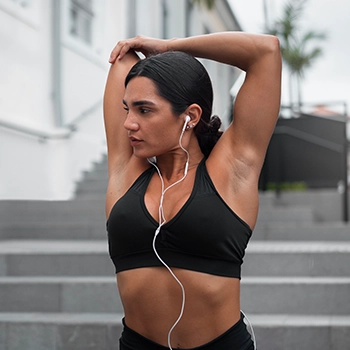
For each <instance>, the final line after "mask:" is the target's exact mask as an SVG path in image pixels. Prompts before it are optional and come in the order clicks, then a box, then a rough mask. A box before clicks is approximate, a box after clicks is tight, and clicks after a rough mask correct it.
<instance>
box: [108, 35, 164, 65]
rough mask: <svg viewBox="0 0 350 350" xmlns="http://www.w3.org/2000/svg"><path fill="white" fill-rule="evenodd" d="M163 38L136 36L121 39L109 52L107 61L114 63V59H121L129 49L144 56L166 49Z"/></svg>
mask: <svg viewBox="0 0 350 350" xmlns="http://www.w3.org/2000/svg"><path fill="white" fill-rule="evenodd" d="M165 42H166V41H165V40H162V39H153V38H148V37H144V36H137V37H135V38H132V39H127V40H121V41H119V42H118V44H117V45H116V46H115V47H114V49H113V50H112V52H111V55H110V58H109V62H110V63H114V62H115V60H116V59H119V60H120V59H122V58H123V57H124V56H125V54H126V53H127V52H128V51H129V50H134V51H138V52H141V53H142V54H143V55H145V56H146V57H148V56H150V55H154V54H157V53H160V52H165V51H166V50H167V48H166V44H165Z"/></svg>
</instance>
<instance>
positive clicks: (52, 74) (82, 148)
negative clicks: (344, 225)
mask: <svg viewBox="0 0 350 350" xmlns="http://www.w3.org/2000/svg"><path fill="white" fill-rule="evenodd" d="M340 1H341V6H340V4H337V6H333V5H332V4H331V3H330V2H329V1H326V0H321V1H316V0H309V1H301V0H298V1H294V2H288V1H285V2H284V1H277V0H247V1H244V2H242V1H235V0H230V1H221V0H217V1H213V0H199V1H195V0H193V1H192V0H179V1H176V2H171V1H167V0H147V1H137V0H130V1H122V0H100V1H94V0H60V1H59V0H50V1H41V0H0V19H1V21H0V23H1V24H0V42H1V52H2V53H1V56H0V60H1V67H2V70H1V71H2V73H1V75H2V78H1V80H0V90H1V94H0V96H1V97H0V103H1V104H0V105H1V115H0V138H1V148H0V162H1V163H0V164H1V169H2V171H1V172H0V199H49V200H53V199H56V200H57V199H60V200H64V199H71V198H73V197H74V194H75V192H76V188H77V183H78V182H79V181H80V180H81V179H82V177H83V174H84V171H87V170H89V169H91V168H92V166H93V164H94V162H96V161H99V160H100V159H101V157H102V156H103V155H104V154H105V153H106V144H105V137H104V130H103V117H102V98H103V90H104V83H105V80H106V76H107V73H108V68H109V65H108V55H109V52H110V50H111V49H112V48H113V46H114V45H115V43H116V42H117V41H118V40H119V39H123V38H126V37H131V36H134V35H137V34H143V35H150V36H155V37H160V38H171V37H183V36H188V35H195V34H202V33H210V32H216V31H223V30H243V31H251V32H256V33H273V34H276V35H278V36H279V37H280V39H281V43H282V45H283V46H282V47H283V48H284V49H285V50H284V53H285V55H284V58H285V67H284V68H285V69H284V75H283V93H282V106H281V117H282V118H295V117H300V116H301V114H302V113H304V114H311V115H317V116H323V117H324V116H325V117H328V119H329V118H333V120H335V119H337V118H338V119H337V120H341V121H343V122H344V121H345V122H346V121H347V120H348V117H347V116H348V107H347V106H348V104H349V102H350V97H349V84H350V82H349V79H348V77H349V76H350V74H349V73H350V72H349V70H350V68H349V65H348V62H347V57H348V54H349V51H350V48H349V45H347V42H348V39H349V38H348V37H347V33H348V31H347V28H348V26H349V24H348V23H347V22H346V19H345V16H344V15H343V14H344V13H345V12H346V11H347V9H348V7H349V6H350V5H349V3H348V2H347V1H345V0H340ZM288 11H289V12H288ZM288 16H289V17H288ZM288 55H289V56H288ZM205 65H206V66H207V68H208V70H209V73H210V75H211V77H212V80H213V84H214V89H215V96H216V98H215V101H214V112H215V113H216V114H218V115H220V116H221V118H222V120H223V128H225V127H226V126H227V125H228V123H229V122H230V119H231V105H232V101H233V100H234V97H235V94H236V93H237V91H238V89H239V86H240V84H241V82H242V80H243V78H244V75H243V74H240V71H239V70H238V69H234V68H230V67H226V66H222V65H217V64H215V63H213V62H205ZM291 123H293V122H291ZM315 123H316V124H317V123H318V121H317V120H316V121H315ZM316 124H315V125H316ZM315 125H314V124H312V125H310V126H309V128H311V129H313V128H316V129H320V130H319V132H318V133H317V135H311V136H310V137H309V136H308V135H306V134H305V135H304V136H305V137H306V138H308V137H309V138H314V139H315V140H316V138H318V141H320V142H321V143H322V140H320V139H321V138H323V137H324V136H323V135H324V134H325V133H326V134H327V133H328V134H329V129H327V130H322V128H323V129H324V128H329V125H328V124H327V126H320V127H319V126H318V125H317V126H315ZM289 126H290V125H289V124H288V125H284V127H289ZM300 127H302V128H304V129H305V126H304V125H303V126H300ZM335 128H336V129H337V131H336V132H335V133H338V134H337V135H335V136H334V137H333V136H332V135H330V136H329V137H330V139H329V140H326V141H325V142H326V143H327V142H328V143H329V144H328V146H329V145H330V147H331V146H334V147H333V150H331V151H330V153H329V147H328V148H327V145H326V144H324V145H323V147H322V146H320V147H321V148H315V149H314V150H313V151H310V152H311V153H310V154H308V158H315V154H320V152H319V151H320V150H322V152H323V151H325V152H326V153H327V152H328V153H329V158H330V160H332V159H333V158H334V156H335V157H336V158H339V159H337V161H338V162H340V163H342V164H340V163H339V164H340V165H339V164H337V165H335V167H336V168H337V170H336V172H337V173H341V175H339V176H338V175H335V174H334V173H332V174H324V178H321V179H317V175H316V172H320V168H322V167H323V165H324V164H325V162H322V159H321V160H320V163H322V164H320V165H319V166H316V168H317V171H316V170H315V171H314V173H315V175H312V176H313V177H315V176H316V178H315V179H314V180H315V181H311V182H310V181H309V180H308V179H303V177H304V173H303V174H295V176H294V175H293V176H292V177H288V176H287V177H281V176H280V175H276V174H275V173H276V172H275V173H274V174H269V171H268V170H266V171H265V174H269V176H268V177H266V176H265V179H264V183H262V187H264V186H265V187H266V186H267V184H270V186H272V187H274V188H275V187H276V183H277V180H278V179H277V177H278V176H279V177H280V179H279V181H280V182H293V183H294V182H303V183H304V185H305V186H307V187H310V186H311V187H315V186H326V187H333V188H334V187H341V188H343V187H344V185H346V184H345V182H347V181H345V179H346V177H347V176H345V171H347V169H346V170H345V169H343V168H344V166H345V165H344V162H345V156H344V154H343V153H344V147H347V146H344V142H345V141H344V140H343V139H341V140H340V139H339V133H340V134H342V133H344V131H343V130H340V129H341V128H340V129H339V127H338V126H337V125H336V126H335ZM338 129H339V130H338ZM281 130H282V129H281ZM281 130H280V131H281ZM300 135H301V134H300ZM300 135H299V136H300ZM289 137H290V135H289ZM300 137H301V136H300ZM287 138H288V137H287ZM334 138H335V139H334ZM342 138H344V135H342ZM284 139H286V136H285V137H284ZM294 139H297V137H294ZM299 139H300V138H299ZM299 141H300V140H299ZM316 141H317V140H316ZM316 141H315V142H316ZM283 142H284V141H283ZM287 142H288V141H287ZM315 142H313V143H312V144H313V146H315ZM309 143H310V142H309ZM338 144H339V145H338ZM308 146H311V145H310V144H309V145H308ZM291 147H293V145H292V146H291ZM337 149H338V151H337ZM272 152H273V151H272ZM272 152H271V153H272ZM294 157H299V155H298V154H296V155H294ZM273 158H276V156H274V157H273ZM287 158H289V159H291V156H289V157H287ZM333 160H334V159H333ZM271 162H272V161H271ZM271 162H270V163H271ZM305 166H306V165H305ZM305 166H304V165H303V166H301V167H302V168H305ZM279 167H280V166H279ZM288 167H289V168H293V169H295V168H296V165H295V164H294V163H293V164H290V165H288V164H287V165H285V166H284V168H286V169H285V170H283V172H284V173H285V174H288V173H291V172H290V170H289V168H288ZM333 168H334V166H333ZM338 168H339V169H338ZM346 168H347V166H346ZM322 172H326V170H325V169H324V167H323V171H322ZM270 173H271V166H270ZM304 180H306V181H304Z"/></svg>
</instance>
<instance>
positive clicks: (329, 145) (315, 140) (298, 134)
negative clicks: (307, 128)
mask: <svg viewBox="0 0 350 350" xmlns="http://www.w3.org/2000/svg"><path fill="white" fill-rule="evenodd" d="M274 133H275V134H280V135H281V134H283V135H289V136H292V137H295V138H297V139H299V140H303V141H306V142H309V143H312V144H314V145H317V146H320V147H322V148H325V149H328V150H331V151H334V152H337V153H343V150H344V148H343V146H342V145H340V144H338V143H335V142H332V141H327V140H324V139H322V138H321V137H318V136H315V135H311V134H309V133H307V132H304V131H300V130H297V129H294V128H292V127H290V126H276V128H275V132H274Z"/></svg>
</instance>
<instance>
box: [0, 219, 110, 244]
mask: <svg viewBox="0 0 350 350" xmlns="http://www.w3.org/2000/svg"><path fill="white" fill-rule="evenodd" d="M56 221H57V220H56ZM73 221H74V220H70V222H69V221H68V222H67V221H64V222H62V221H60V222H38V223H36V222H27V223H13V224H1V223H0V240H18V239H32V240H34V241H35V240H38V239H39V240H43V239H44V240H67V239H72V240H87V239H95V240H96V239H103V240H106V239H107V231H106V223H105V220H102V219H101V218H99V220H94V221H93V222H89V221H88V220H85V222H79V221H77V220H76V221H75V222H73ZM86 221H87V222H86Z"/></svg>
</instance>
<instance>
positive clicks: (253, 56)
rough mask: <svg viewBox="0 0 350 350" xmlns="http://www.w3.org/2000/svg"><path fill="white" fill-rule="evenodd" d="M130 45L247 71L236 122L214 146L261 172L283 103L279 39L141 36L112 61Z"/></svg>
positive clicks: (231, 35) (238, 34)
mask: <svg viewBox="0 0 350 350" xmlns="http://www.w3.org/2000/svg"><path fill="white" fill-rule="evenodd" d="M130 48H132V49H134V50H136V51H140V52H142V53H144V54H145V55H146V56H148V55H150V54H153V53H158V52H164V51H183V52H187V53H189V54H191V55H193V56H196V57H201V58H207V59H211V60H214V61H217V62H221V63H225V64H229V65H232V66H236V67H238V68H240V69H242V70H243V71H245V72H246V78H245V82H244V84H243V86H242V87H241V89H240V92H239V93H238V95H237V97H236V101H235V105H234V121H233V123H232V124H231V125H230V127H229V128H228V130H227V131H226V132H225V133H224V135H223V136H222V137H221V139H220V140H219V143H218V145H217V147H216V148H218V149H219V150H220V154H223V153H221V151H222V150H223V149H225V155H226V159H223V160H224V161H225V162H227V161H228V162H230V161H231V160H232V159H241V160H243V162H245V163H246V164H248V165H249V166H251V165H252V166H255V167H256V170H257V171H260V168H261V166H262V163H263V160H264V156H265V152H266V149H267V146H268V143H269V141H270V138H271V135H272V132H273V129H274V127H275V123H276V119H277V116H278V113H279V107H280V90H281V68H282V61H281V54H280V47H279V41H278V39H277V38H276V37H274V36H270V35H262V34H250V33H243V32H222V33H213V34H207V35H199V36H193V37H188V38H181V39H170V40H159V39H152V38H147V37H142V36H138V37H136V38H133V39H128V40H124V41H122V42H120V43H119V44H118V46H116V47H115V49H114V50H113V51H112V54H111V62H113V61H114V60H118V59H120V58H122V59H123V57H124V55H125V53H126V52H128V50H129V49H130ZM221 158H222V157H221Z"/></svg>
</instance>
